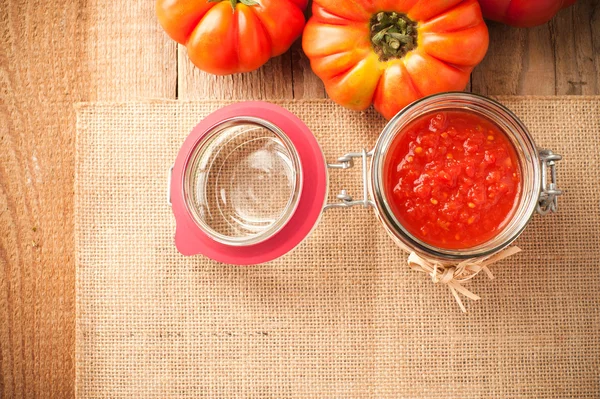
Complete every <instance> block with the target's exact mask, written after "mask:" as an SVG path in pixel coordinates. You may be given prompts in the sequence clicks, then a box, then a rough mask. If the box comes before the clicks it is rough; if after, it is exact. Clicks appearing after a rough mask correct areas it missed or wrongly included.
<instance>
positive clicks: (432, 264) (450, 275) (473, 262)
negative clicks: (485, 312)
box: [407, 247, 521, 313]
mask: <svg viewBox="0 0 600 399" xmlns="http://www.w3.org/2000/svg"><path fill="white" fill-rule="evenodd" d="M519 252H521V249H520V248H519V247H510V248H507V249H505V250H503V251H500V252H498V253H497V254H494V255H492V256H489V257H486V258H474V259H467V260H464V261H462V262H460V263H458V264H456V265H443V264H442V263H440V262H438V261H435V260H432V259H427V258H423V257H421V256H419V255H417V254H416V253H415V252H411V253H410V255H409V256H408V260H407V263H408V266H409V267H410V268H411V269H413V270H415V271H418V272H422V273H427V274H429V275H430V276H431V280H432V281H433V282H434V283H436V284H437V283H441V284H446V285H447V286H448V288H449V289H450V292H451V293H452V295H453V296H454V298H455V299H456V302H457V303H458V306H460V309H461V310H462V311H463V312H464V313H466V312H467V309H466V308H465V305H464V304H463V302H462V300H461V299H460V296H459V295H458V294H459V293H461V294H462V295H464V296H466V297H467V298H469V299H472V300H474V301H477V300H479V299H481V298H480V297H479V296H478V295H476V294H474V293H472V292H471V291H469V290H468V289H466V288H465V287H464V286H463V285H462V284H463V283H465V282H467V281H469V280H471V279H472V278H473V277H475V276H476V275H478V274H479V272H481V271H484V272H485V274H487V276H488V277H489V278H490V279H493V278H494V275H493V274H492V272H491V271H490V269H489V268H488V266H489V265H491V264H492V263H496V262H499V261H501V260H502V259H505V258H508V257H509V256H512V255H514V254H516V253H519Z"/></svg>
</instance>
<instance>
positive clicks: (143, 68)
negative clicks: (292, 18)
mask: <svg viewBox="0 0 600 399" xmlns="http://www.w3.org/2000/svg"><path fill="white" fill-rule="evenodd" d="M118 3H123V4H118ZM152 15H153V5H152V4H150V3H148V2H113V1H97V2H96V1H86V0H79V1H72V0H69V1H67V0H63V1H48V0H40V1H36V2H32V1H27V0H0V42H1V44H0V398H21V397H27V398H32V397H56V398H68V397H73V396H74V386H75V384H74V379H75V371H74V356H75V353H74V348H75V266H74V263H73V217H72V216H73V176H74V148H75V146H74V141H75V113H74V109H73V104H74V103H76V102H79V101H86V100H90V99H98V100H113V99H128V98H137V97H173V98H174V96H175V91H176V62H175V54H176V48H175V46H174V45H173V44H172V43H171V42H170V41H169V40H168V39H167V38H166V37H165V36H164V34H163V33H162V32H160V30H159V27H158V26H157V24H156V23H155V22H154V19H153V18H152ZM123 21H127V22H126V23H123ZM119 32H126V36H125V37H124V36H123V35H122V34H121V33H119ZM141 35H143V36H141Z"/></svg>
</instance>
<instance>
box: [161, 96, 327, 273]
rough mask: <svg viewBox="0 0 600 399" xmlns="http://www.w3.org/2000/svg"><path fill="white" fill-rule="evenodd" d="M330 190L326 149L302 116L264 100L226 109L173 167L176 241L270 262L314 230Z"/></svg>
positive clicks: (237, 260)
mask: <svg viewBox="0 0 600 399" xmlns="http://www.w3.org/2000/svg"><path fill="white" fill-rule="evenodd" d="M326 193H327V167H326V164H325V160H324V158H323V154H322V152H321V149H320V147H319V145H318V144H317V141H316V139H315V138H314V136H313V135H312V133H311V131H310V130H309V129H308V128H307V127H306V125H305V124H304V123H303V122H302V121H301V120H300V119H298V118H297V117H296V116H295V115H293V114H292V113H290V112H289V111H287V110H286V109H284V108H281V107H279V106H276V105H274V104H269V103H264V102H245V103H238V104H234V105H231V106H228V107H225V108H222V109H220V110H218V111H216V112H214V113H212V114H211V115H209V116H208V117H206V118H205V119H204V120H202V121H201V122H200V123H199V124H198V125H197V126H196V127H195V128H194V130H192V132H191V133H190V135H189V136H188V138H187V139H186V140H185V142H184V144H183V146H182V148H181V149H180V151H179V154H178V156H177V159H176V161H175V165H174V166H173V171H172V176H171V186H170V198H171V203H172V208H173V213H174V214H175V219H176V224H177V228H176V233H175V244H176V246H177V248H178V249H179V251H180V252H181V253H182V254H184V255H195V254H203V255H205V256H208V257H210V258H212V259H215V260H217V261H220V262H224V263H233V264H257V263H263V262H267V261H270V260H272V259H275V258H277V257H279V256H281V255H283V254H285V253H287V252H288V251H290V250H291V249H292V248H294V247H295V246H296V245H298V244H299V243H300V242H301V241H302V240H303V239H304V238H305V237H306V236H307V235H308V234H309V233H310V231H311V230H312V228H313V227H314V225H315V224H316V223H317V221H318V219H319V217H320V214H321V212H322V210H323V206H324V204H325V199H326Z"/></svg>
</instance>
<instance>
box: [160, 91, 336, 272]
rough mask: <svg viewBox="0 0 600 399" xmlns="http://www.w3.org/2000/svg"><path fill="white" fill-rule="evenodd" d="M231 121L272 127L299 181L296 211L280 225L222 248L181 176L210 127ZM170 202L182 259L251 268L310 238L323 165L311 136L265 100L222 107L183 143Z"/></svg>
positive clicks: (323, 188)
mask: <svg viewBox="0 0 600 399" xmlns="http://www.w3.org/2000/svg"><path fill="white" fill-rule="evenodd" d="M235 117H253V118H259V119H262V120H264V121H267V122H269V123H271V124H273V125H275V126H277V127H278V128H279V129H280V130H281V131H282V132H283V133H284V134H285V135H286V136H287V137H288V139H289V140H290V142H291V143H292V145H293V149H294V150H295V151H296V153H297V156H298V159H299V163H300V170H301V172H302V180H301V183H300V186H299V190H300V193H299V197H298V202H297V206H296V208H295V210H294V211H293V213H292V214H291V215H290V216H289V217H288V219H287V221H286V222H285V224H283V226H282V227H281V228H280V229H279V230H278V231H277V232H275V233H274V234H273V235H271V236H270V237H268V238H266V239H265V240H264V241H261V242H259V243H256V244H253V245H246V246H239V245H227V244H224V243H222V242H219V241H216V240H215V239H213V238H212V237H211V235H210V233H208V232H207V231H205V230H204V229H203V228H202V227H201V226H200V225H199V224H198V223H197V222H196V220H195V219H194V217H193V216H192V213H191V212H190V210H189V208H188V205H187V203H186V201H185V195H184V194H185V193H184V187H185V182H184V178H185V172H186V167H187V166H188V164H189V162H190V158H191V156H192V155H193V153H194V150H195V149H196V147H197V146H198V145H199V144H201V143H202V141H203V139H205V138H206V137H207V135H208V134H209V133H210V132H211V131H213V130H214V128H215V127H216V126H218V125H220V124H222V123H223V122H225V121H226V120H228V119H231V118H235ZM170 196H171V204H172V209H173V213H174V215H175V221H176V226H177V227H176V231H175V245H176V247H177V249H178V250H179V252H181V253H182V254H183V255H187V256H190V255H197V254H202V255H204V256H207V257H209V258H211V259H214V260H216V261H218V262H222V263H230V264H236V265H253V264H259V263H264V262H268V261H271V260H273V259H276V258H278V257H280V256H282V255H284V254H286V253H287V252H289V251H290V250H292V249H293V248H294V247H296V246H297V245H298V244H300V242H302V240H303V239H304V238H306V237H307V236H308V234H310V232H311V231H312V229H313V227H314V226H315V225H316V223H317V222H318V220H319V218H320V215H321V213H322V211H323V206H324V205H325V201H326V197H327V165H326V163H325V159H324V157H323V153H322V151H321V148H320V147H319V144H318V143H317V141H316V139H315V137H314V136H313V134H312V132H311V131H310V130H309V129H308V127H307V126H306V125H305V124H304V123H303V122H302V121H301V120H300V119H299V118H298V117H297V116H295V115H294V114H292V113H291V112H289V111H288V110H286V109H284V108H282V107H279V106H277V105H274V104H270V103H266V102H259V101H253V102H243V103H238V104H234V105H230V106H227V107H224V108H222V109H220V110H218V111H216V112H214V113H212V114H210V115H209V116H207V117H206V118H205V119H204V120H202V121H201V122H200V123H199V124H198V125H197V126H196V127H195V128H194V129H193V130H192V132H191V133H190V134H189V136H188V137H187V138H186V140H185V142H184V143H183V145H182V147H181V149H180V150H179V153H178V155H177V158H176V160H175V164H174V166H173V173H172V178H171V191H170Z"/></svg>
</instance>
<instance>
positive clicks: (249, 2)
mask: <svg viewBox="0 0 600 399" xmlns="http://www.w3.org/2000/svg"><path fill="white" fill-rule="evenodd" d="M221 1H229V3H230V4H231V8H232V9H233V11H234V12H235V7H236V5H237V3H242V4H244V5H246V6H248V7H251V6H255V5H257V4H258V3H257V2H256V1H254V0H208V2H209V3H220V2H221Z"/></svg>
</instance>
